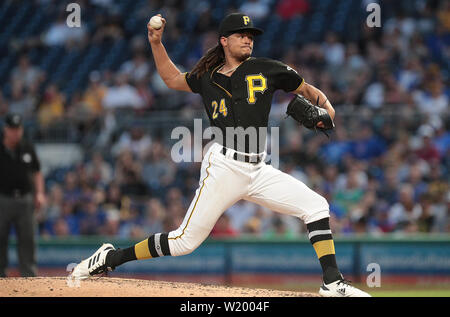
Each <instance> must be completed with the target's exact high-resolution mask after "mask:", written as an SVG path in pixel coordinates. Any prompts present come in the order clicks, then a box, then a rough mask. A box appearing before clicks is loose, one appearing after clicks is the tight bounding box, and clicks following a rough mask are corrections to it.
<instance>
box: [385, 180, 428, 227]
mask: <svg viewBox="0 0 450 317" xmlns="http://www.w3.org/2000/svg"><path fill="white" fill-rule="evenodd" d="M421 216H422V207H421V205H420V204H419V203H416V202H414V189H413V187H412V186H411V185H409V184H404V185H402V186H401V188H400V193H399V201H398V202H397V203H395V204H394V205H393V206H392V207H391V208H390V210H389V222H390V223H391V224H392V226H393V227H394V230H395V231H411V230H412V231H415V230H417V228H416V227H415V225H417V220H418V219H419V218H420V217H421Z"/></svg>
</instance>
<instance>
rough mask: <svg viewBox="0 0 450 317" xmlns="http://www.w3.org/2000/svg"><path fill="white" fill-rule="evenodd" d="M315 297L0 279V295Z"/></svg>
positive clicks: (145, 283) (111, 281) (121, 282)
mask: <svg viewBox="0 0 450 317" xmlns="http://www.w3.org/2000/svg"><path fill="white" fill-rule="evenodd" d="M35 296H37V297H319V296H320V295H319V294H315V293H304V292H291V291H278V290H269V289H252V288H243V287H227V286H218V285H203V284H195V283H175V282H160V281H149V280H138V279H124V278H108V277H99V278H91V279H88V280H84V281H80V282H79V284H78V285H77V283H76V282H75V281H71V280H68V279H67V278H66V277H28V278H0V297H35Z"/></svg>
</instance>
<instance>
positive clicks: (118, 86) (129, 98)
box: [102, 74, 145, 110]
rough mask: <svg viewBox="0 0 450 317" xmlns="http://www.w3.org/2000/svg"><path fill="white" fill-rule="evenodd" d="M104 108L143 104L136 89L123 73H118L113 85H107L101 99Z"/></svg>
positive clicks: (112, 108)
mask: <svg viewBox="0 0 450 317" xmlns="http://www.w3.org/2000/svg"><path fill="white" fill-rule="evenodd" d="M102 103H103V107H104V108H105V109H111V110H114V109H117V108H134V109H139V108H142V107H144V106H145V103H144V100H142V98H141V96H140V95H139V93H138V91H137V89H136V88H135V87H134V86H132V85H130V84H129V82H128V77H127V75H125V74H118V75H117V76H116V77H115V79H114V85H113V86H111V87H108V89H107V91H106V94H105V96H104V98H103V100H102Z"/></svg>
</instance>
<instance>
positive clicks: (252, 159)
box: [221, 146, 264, 164]
mask: <svg viewBox="0 0 450 317" xmlns="http://www.w3.org/2000/svg"><path fill="white" fill-rule="evenodd" d="M227 151H232V152H234V153H233V156H232V157H233V160H235V161H240V162H246V163H252V164H258V163H261V162H262V160H263V157H264V155H263V154H248V155H244V154H239V153H237V152H236V151H234V150H231V149H228V148H226V147H224V146H222V151H221V152H222V154H223V155H226V154H227Z"/></svg>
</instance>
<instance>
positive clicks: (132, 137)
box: [111, 126, 152, 160]
mask: <svg viewBox="0 0 450 317" xmlns="http://www.w3.org/2000/svg"><path fill="white" fill-rule="evenodd" d="M151 146H152V139H151V137H150V135H149V134H148V133H147V132H146V131H145V130H144V129H143V128H142V127H138V126H134V127H130V128H129V129H127V130H125V131H124V132H123V133H122V134H121V135H120V137H119V140H118V141H117V142H116V143H115V144H114V145H113V147H112V148H111V153H112V154H113V155H114V156H117V155H119V154H120V153H121V152H122V151H125V150H129V151H131V153H132V154H133V155H134V156H135V157H136V158H137V159H139V160H143V159H144V157H145V155H146V154H147V153H148V151H149V149H150V148H151Z"/></svg>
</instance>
